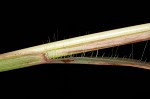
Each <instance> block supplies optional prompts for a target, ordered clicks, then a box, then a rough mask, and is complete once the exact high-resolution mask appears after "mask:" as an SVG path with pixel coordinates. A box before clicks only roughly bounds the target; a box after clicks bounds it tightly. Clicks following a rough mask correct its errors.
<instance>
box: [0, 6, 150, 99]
mask: <svg viewBox="0 0 150 99" xmlns="http://www.w3.org/2000/svg"><path fill="white" fill-rule="evenodd" d="M71 6H72V5H70V6H69V7H66V9H65V7H64V6H63V5H62V6H61V7H60V6H58V5H57V6H55V7H50V5H49V6H45V7H43V6H42V7H41V6H40V5H38V6H37V7H33V8H32V9H30V8H29V9H28V10H27V8H28V6H23V7H22V5H20V7H15V6H13V7H10V8H8V9H7V7H5V8H3V9H2V11H3V12H2V13H1V19H0V20H1V23H0V24H1V27H0V33H1V36H0V40H1V41H0V45H1V47H0V53H5V52H9V51H13V50H18V49H22V48H26V47H31V46H35V45H39V44H43V43H47V42H48V41H49V39H50V40H51V41H56V40H61V39H65V38H71V37H75V36H80V35H85V34H90V33H95V32H100V31H105V30H111V29H115V28H121V27H126V26H132V25H138V24H144V23H149V22H150V15H149V14H148V13H147V12H143V11H142V10H139V9H135V10H127V11H126V10H125V11H124V10H119V7H118V8H117V9H114V10H110V9H111V8H109V10H108V9H106V7H104V8H99V7H97V8H95V9H94V10H93V9H91V7H90V6H87V7H86V8H84V7H83V10H81V9H80V10H76V8H78V6H76V7H72V9H71ZM4 9H5V10H4ZM104 9H105V10H104ZM54 35H55V36H54ZM143 44H145V42H143V43H138V44H137V45H135V46H137V47H135V48H137V50H136V51H135V56H134V58H135V59H139V58H140V56H139V54H137V53H139V52H140V55H141V53H142V52H141V51H142V50H143V49H142V48H143V47H144V45H143ZM138 47H139V48H138ZM140 47H141V49H142V50H141V49H140ZM122 49H126V50H129V52H130V51H131V45H129V46H124V47H123V48H122ZM122 49H121V50H120V54H123V55H124V54H126V53H123V50H122ZM149 49H150V48H149V43H148V46H147V49H146V54H145V56H144V60H145V59H147V62H149V60H150V59H149ZM103 51H104V52H110V51H111V50H109V49H107V50H103ZM124 51H125V50H124ZM129 52H128V51H127V53H128V54H126V55H127V56H129V54H130V53H129ZM123 55H122V56H123ZM108 56H109V55H108ZM149 79H150V71H149V70H143V69H138V68H133V67H119V66H118V67H113V66H93V65H75V64H72V65H69V64H64V65H62V64H61V65H60V64H46V65H37V66H33V67H27V68H23V69H17V70H12V71H6V72H1V73H0V85H1V89H0V90H1V91H3V93H8V94H9V93H12V92H14V93H13V95H15V96H17V94H20V95H21V96H23V97H27V96H29V95H33V96H41V97H52V96H54V97H55V98H62V97H65V98H68V99H70V98H71V99H72V98H73V97H80V95H81V97H93V96H95V97H100V96H105V97H108V96H112V97H114V96H118V94H119V95H120V94H121V95H122V96H126V95H131V96H132V97H134V96H140V95H141V93H145V92H146V90H147V89H148V90H149V88H150V87H149V83H150V81H149ZM125 90H126V91H125ZM145 94H146V93H145Z"/></svg>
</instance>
